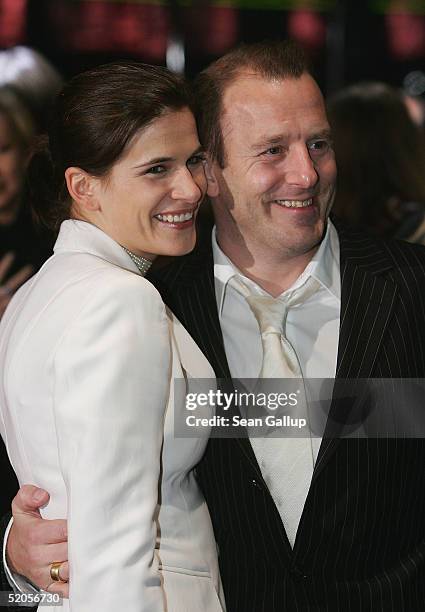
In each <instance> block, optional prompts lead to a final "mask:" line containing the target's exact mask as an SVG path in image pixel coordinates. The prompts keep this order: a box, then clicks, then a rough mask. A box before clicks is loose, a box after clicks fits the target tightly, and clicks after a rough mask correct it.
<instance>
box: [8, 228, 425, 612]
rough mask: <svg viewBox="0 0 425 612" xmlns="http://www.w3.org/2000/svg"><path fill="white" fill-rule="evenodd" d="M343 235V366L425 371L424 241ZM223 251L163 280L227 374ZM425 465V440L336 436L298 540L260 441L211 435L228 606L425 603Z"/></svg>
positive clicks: (376, 607) (211, 474)
mask: <svg viewBox="0 0 425 612" xmlns="http://www.w3.org/2000/svg"><path fill="white" fill-rule="evenodd" d="M339 237H340V245H341V277H342V278H341V280H342V298H341V329H340V340H339V350H338V371H337V375H338V376H339V377H342V378H344V377H353V378H354V377H368V376H371V377H424V376H425V249H424V248H423V247H417V246H415V245H410V244H405V243H401V242H400V243H396V242H388V243H385V242H378V241H375V240H371V239H370V238H368V237H366V236H365V235H363V234H360V233H353V232H349V231H346V230H342V229H341V228H339ZM212 263H213V262H212V253H211V249H210V248H206V249H200V250H198V251H195V252H194V253H192V254H190V255H188V256H187V257H185V258H180V259H178V260H176V261H175V262H173V263H172V264H170V265H169V266H168V267H166V268H163V269H161V270H160V272H159V273H158V274H157V275H156V278H154V279H153V280H154V282H155V283H156V285H157V286H158V288H159V289H160V291H161V292H162V295H163V297H164V300H165V301H166V302H167V303H168V304H169V306H170V307H171V308H172V309H173V310H174V312H175V314H176V315H177V316H178V317H179V319H180V320H181V321H182V322H183V323H184V324H185V326H186V327H187V329H188V330H189V332H190V333H191V335H192V336H193V337H194V339H195V340H196V342H197V343H198V345H199V346H200V347H201V349H202V350H203V351H204V353H205V355H206V356H207V357H208V359H209V360H210V362H211V364H212V365H213V367H214V369H215V371H216V374H217V376H219V377H223V378H226V377H230V373H229V368H228V365H227V361H226V356H225V353H224V347H223V340H222V336H221V329H220V325H219V319H218V314H217V309H216V301H215V295H214V277H213V265H212ZM424 467H425V442H424V441H423V440H405V441H403V440H398V441H395V440H389V441H384V440H337V439H324V440H323V443H322V446H321V450H320V453H319V457H318V461H317V464H316V467H315V472H314V475H313V481H312V485H311V488H310V492H309V495H308V498H307V501H306V505H305V509H304V513H303V516H302V518H301V523H300V527H299V530H298V535H297V539H296V542H295V546H294V549H291V547H290V545H289V542H288V540H287V537H286V533H285V530H284V529H283V526H282V522H281V520H280V517H279V513H278V511H277V509H276V507H275V505H274V502H273V499H272V497H271V495H270V493H269V491H268V489H267V486H266V484H265V482H264V481H263V479H262V476H261V472H260V469H259V467H258V465H257V462H256V459H255V456H254V454H253V452H252V449H251V445H250V443H249V441H248V440H246V439H225V440H220V439H211V440H210V442H209V446H208V449H207V452H206V455H205V457H204V459H203V461H202V463H201V464H200V465H199V469H198V474H199V479H200V482H201V485H202V487H203V489H204V493H205V495H206V497H207V501H208V504H209V508H210V512H211V515H212V520H213V524H214V529H215V535H216V539H217V541H218V545H219V550H220V566H221V573H222V579H223V583H224V588H225V594H226V602H227V609H228V612H284V611H285V612H293V611H294V612H297V611H306V610H311V611H313V610H314V611H315V612H316V611H317V612H318V611H319V610H320V611H322V612H324V611H329V612H334V611H338V610H345V609H347V610H351V611H353V612H365V611H371V612H372V611H373V612H379V611H381V610H382V611H385V612H403V611H406V612H407V611H408V612H416V611H418V612H419V611H423V610H425V469H424ZM0 582H1V585H2V587H3V588H5V587H6V583H5V577H4V575H3V576H0Z"/></svg>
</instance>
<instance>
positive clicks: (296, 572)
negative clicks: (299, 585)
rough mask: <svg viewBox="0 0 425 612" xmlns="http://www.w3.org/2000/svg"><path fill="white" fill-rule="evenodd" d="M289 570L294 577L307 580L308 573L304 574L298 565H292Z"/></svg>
mask: <svg viewBox="0 0 425 612" xmlns="http://www.w3.org/2000/svg"><path fill="white" fill-rule="evenodd" d="M290 572H291V574H292V576H294V578H298V580H300V579H301V580H308V579H309V577H310V576H309V575H308V574H306V573H305V572H304V571H303V570H302V569H301V568H300V567H297V566H295V565H293V566H292V567H291V569H290Z"/></svg>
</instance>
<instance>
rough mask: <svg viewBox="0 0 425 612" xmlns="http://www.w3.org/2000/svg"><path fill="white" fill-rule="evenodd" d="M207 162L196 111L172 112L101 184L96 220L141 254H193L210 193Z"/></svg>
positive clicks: (138, 138)
mask: <svg viewBox="0 0 425 612" xmlns="http://www.w3.org/2000/svg"><path fill="white" fill-rule="evenodd" d="M204 164H205V157H204V155H203V153H202V149H201V147H200V144H199V140H198V134H197V131H196V125H195V120H194V118H193V115H192V113H191V112H190V111H189V110H188V109H183V110H181V111H170V112H169V113H167V114H165V115H163V116H161V117H160V118H158V119H156V120H155V121H153V122H152V123H151V124H150V125H149V126H148V127H147V128H146V129H144V130H142V131H141V132H140V133H139V134H137V135H136V136H135V138H134V139H133V142H132V144H131V145H130V147H129V149H128V151H127V152H126V154H125V155H124V156H123V157H122V158H121V159H120V160H119V161H118V162H116V163H115V164H114V166H113V167H112V170H111V172H110V173H109V174H108V177H107V178H105V179H102V180H101V183H100V185H101V187H100V192H99V196H98V200H99V204H100V209H101V210H100V212H99V214H98V218H97V219H96V220H94V222H95V223H96V224H97V225H98V226H99V227H101V229H103V230H104V231H105V232H106V233H107V234H109V235H110V236H111V237H112V238H113V239H114V240H116V242H118V243H119V244H121V245H122V246H125V247H126V248H128V249H129V250H130V251H132V252H133V253H136V254H138V255H142V256H143V255H144V256H147V257H151V256H154V255H183V254H185V253H188V252H189V251H191V250H192V249H193V247H194V245H195V240H196V233H195V218H196V215H197V211H198V207H199V205H200V203H201V201H202V199H203V197H204V195H205V192H206V189H207V181H206V178H205V171H204Z"/></svg>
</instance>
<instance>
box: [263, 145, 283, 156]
mask: <svg viewBox="0 0 425 612" xmlns="http://www.w3.org/2000/svg"><path fill="white" fill-rule="evenodd" d="M265 153H266V154H267V155H280V153H282V147H281V146H276V147H269V148H268V149H267V150H266V151H265Z"/></svg>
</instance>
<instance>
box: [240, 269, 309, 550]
mask: <svg viewBox="0 0 425 612" xmlns="http://www.w3.org/2000/svg"><path fill="white" fill-rule="evenodd" d="M229 282H230V284H231V285H232V286H233V287H234V289H235V290H236V291H238V293H240V294H241V295H242V296H243V297H244V298H245V299H246V301H247V302H248V304H249V306H250V308H251V310H252V312H253V314H254V316H255V318H256V319H257V321H258V325H259V328H260V333H261V341H262V345H263V362H262V366H261V371H260V375H259V377H260V378H301V379H302V371H301V367H300V364H299V361H298V357H297V354H296V352H295V350H294V348H293V346H292V345H291V343H290V342H289V340H288V339H287V338H286V336H285V331H284V330H285V326H286V316H287V313H288V309H289V308H292V307H294V306H296V305H298V304H301V303H303V302H305V301H306V300H307V299H308V298H309V297H311V296H312V295H313V294H314V293H316V292H317V290H318V289H319V287H320V285H319V283H318V282H317V281H316V280H315V279H314V278H312V277H311V276H310V277H309V278H308V279H307V281H306V282H305V283H304V284H303V285H301V287H299V288H297V289H295V290H294V291H293V292H291V293H289V294H288V295H287V296H286V297H285V298H282V297H278V298H273V297H271V296H263V295H259V294H255V293H253V291H251V289H250V288H249V287H248V286H247V284H246V283H245V282H244V281H243V280H242V279H241V278H240V277H238V276H234V277H233V278H232V279H231V280H230V281H229ZM302 386H303V383H302ZM304 408H305V407H304ZM293 416H297V415H296V414H294V415H293ZM300 416H304V414H303V415H300ZM280 436H281V437H263V438H251V439H250V441H251V446H252V448H253V450H254V453H255V456H256V458H257V462H258V465H259V466H260V469H261V473H262V475H263V478H264V480H265V482H266V483H267V486H268V488H269V491H270V493H271V495H272V497H273V499H274V502H275V504H276V506H277V509H278V511H279V514H280V517H281V519H282V522H283V525H284V527H285V530H286V534H287V536H288V539H289V542H290V544H291V546H294V542H295V537H296V534H297V529H298V525H299V522H300V518H301V514H302V511H303V508H304V504H305V500H306V498H307V494H308V490H309V488H310V483H311V477H312V475H313V468H314V462H313V450H312V443H311V439H310V438H296V437H294V438H291V437H283V436H284V432H283V431H282V432H280Z"/></svg>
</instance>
